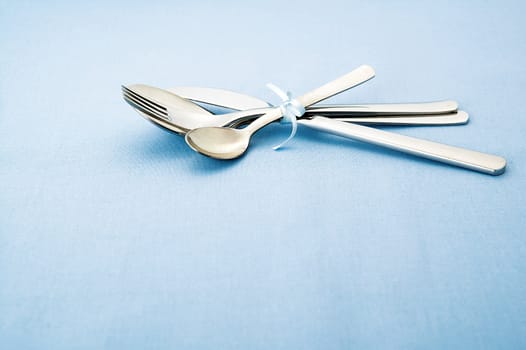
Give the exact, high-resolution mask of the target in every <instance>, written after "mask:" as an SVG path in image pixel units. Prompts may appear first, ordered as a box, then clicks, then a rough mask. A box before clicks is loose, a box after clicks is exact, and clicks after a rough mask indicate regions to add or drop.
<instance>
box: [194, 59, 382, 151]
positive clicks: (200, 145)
mask: <svg viewBox="0 0 526 350" xmlns="http://www.w3.org/2000/svg"><path fill="white" fill-rule="evenodd" d="M373 77H374V70H373V68H372V67H370V66H367V65H363V66H360V67H358V68H356V69H355V70H353V71H352V72H350V73H347V74H346V75H344V76H342V77H340V78H338V79H336V80H333V81H332V82H329V83H327V84H325V85H323V86H321V87H319V88H317V89H314V90H312V91H310V92H308V93H306V94H305V95H303V96H300V97H298V98H296V101H297V102H298V103H299V104H301V105H302V106H304V107H307V106H310V105H313V104H315V103H318V102H320V101H323V100H325V99H326V98H329V97H331V96H333V95H336V94H339V93H340V92H342V91H345V90H348V89H350V88H352V87H354V86H357V85H360V84H362V83H363V82H365V81H367V80H369V79H371V78H373ZM281 117H282V110H281V108H280V107H275V108H273V109H271V110H270V111H269V112H267V113H265V114H264V115H262V116H261V117H259V118H258V119H256V120H255V121H253V122H252V123H251V124H249V125H248V126H247V127H246V128H244V129H231V128H227V127H203V128H197V129H194V130H191V131H190V132H188V133H187V134H186V136H185V140H186V143H187V144H188V145H189V146H190V147H191V148H192V149H193V150H195V151H197V152H199V153H201V154H204V155H206V156H209V157H213V158H217V159H234V158H237V157H240V156H241V155H243V154H244V153H245V152H246V150H247V148H248V145H249V143H250V139H251V137H252V135H254V133H255V132H256V131H258V130H259V129H261V128H263V127H264V126H266V125H268V124H270V123H272V122H273V121H275V120H278V119H280V118H281Z"/></svg>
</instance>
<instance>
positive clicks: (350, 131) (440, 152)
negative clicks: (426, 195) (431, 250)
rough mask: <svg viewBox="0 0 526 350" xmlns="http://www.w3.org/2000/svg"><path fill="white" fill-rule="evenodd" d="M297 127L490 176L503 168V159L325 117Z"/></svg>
mask: <svg viewBox="0 0 526 350" xmlns="http://www.w3.org/2000/svg"><path fill="white" fill-rule="evenodd" d="M298 123H299V124H302V125H305V126H308V127H309V128H313V129H317V130H321V131H325V132H328V133H331V134H335V135H339V136H343V137H347V138H350V139H354V140H358V141H362V142H367V143H371V144H374V145H378V146H382V147H386V148H390V149H393V150H396V151H400V152H404V153H409V154H412V155H415V156H417V157H422V158H427V159H431V160H435V161H438V162H442V163H447V164H450V165H455V166H458V167H462V168H466V169H471V170H474V171H478V172H481V173H485V174H489V175H500V174H502V173H504V170H505V168H506V160H505V159H504V158H502V157H499V156H496V155H492V154H487V153H481V152H477V151H472V150H468V149H465V148H460V147H455V146H449V145H445V144H441V143H437V142H432V141H427V140H422V139H417V138H414V137H409V136H405V135H400V134H395V133H392V132H387V131H383V130H378V129H374V128H369V127H366V126H362V125H356V124H352V123H345V122H340V121H337V120H332V119H329V118H325V117H318V116H315V117H313V118H312V119H300V120H298Z"/></svg>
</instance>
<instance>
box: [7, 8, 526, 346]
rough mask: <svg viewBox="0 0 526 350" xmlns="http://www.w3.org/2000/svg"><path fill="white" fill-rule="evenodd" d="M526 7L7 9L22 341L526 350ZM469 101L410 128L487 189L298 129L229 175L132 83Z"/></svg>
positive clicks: (12, 305)
mask: <svg viewBox="0 0 526 350" xmlns="http://www.w3.org/2000/svg"><path fill="white" fill-rule="evenodd" d="M525 12H526V5H524V2H521V1H460V2H449V1H397V2H388V1H385V2H383V1H367V2H365V1H364V2H358V1H340V2H337V1H324V2H314V1H303V2H285V1H266V2H265V3H259V4H258V3H249V2H244V1H224V2H222V3H219V2H214V1H202V2H179V1H155V2H145V1H131V0H130V1H115V2H107V1H90V2H86V3H80V2H71V1H38V2H37V1H5V0H4V1H1V0H0V186H1V190H0V347H1V348H2V349H168V348H171V349H349V348H356V349H368V348H375V349H381V348H390V349H396V348H399V349H411V348H415V349H444V348H465V349H469V348H473V349H519V348H526V266H525V256H526V238H525V231H526V230H525V226H526V218H525V214H526V209H525V200H524V190H525V186H526V176H525V175H526V174H525V169H526V167H525V164H526V152H525V151H526V147H525V136H526V131H525V130H526V117H525V115H524V113H525V112H524V101H525V97H526V96H525V93H524V89H525V86H526V74H525V73H526V64H525V62H526V60H525V53H526V40H525V38H526V26H525V25H524V13H525ZM362 63H368V64H370V65H372V66H373V67H375V69H376V71H377V77H376V78H375V79H374V80H373V81H371V82H369V83H367V84H365V85H362V86H360V87H358V88H356V89H353V90H351V91H348V92H346V93H344V94H342V95H341V96H338V97H336V98H334V99H332V100H331V102H335V103H353V102H354V103H357V102H358V103H359V102H362V103H365V102H411V101H429V100H438V99H456V100H458V101H459V102H460V104H461V107H462V109H464V110H466V111H468V112H469V113H470V116H471V122H470V123H469V124H468V125H465V126H461V127H419V128H409V127H403V128H390V130H393V131H396V132H400V133H403V134H406V135H412V136H417V137H422V138H427V139H431V140H435V141H440V142H444V143H449V144H453V145H458V146H465V147H468V148H472V149H476V150H480V151H486V152H490V153H495V154H499V155H503V156H505V157H506V158H507V159H508V169H507V172H506V173H505V174H504V175H502V176H500V177H491V176H487V175H481V174H478V173H475V172H470V171H466V170H462V169H458V168H453V167H449V166H444V165H440V164H437V163H433V162H430V161H425V160H420V159H417V158H414V157H411V156H406V155H401V154H398V153H396V152H393V151H387V150H384V149H381V148H378V147H374V146H369V145H364V144H361V143H357V142H352V141H347V140H344V139H341V138H337V137H333V136H329V135H322V134H320V133H317V132H314V131H309V130H306V129H300V130H299V133H298V136H297V137H296V138H295V139H294V140H293V141H292V142H291V143H289V144H288V147H287V148H286V149H284V150H282V151H279V152H274V151H272V149H271V146H273V145H275V144H277V143H279V142H280V141H281V140H283V139H284V138H285V137H286V136H287V135H288V132H289V129H288V128H286V127H282V126H279V125H273V126H271V127H269V128H267V129H265V130H263V131H261V132H260V133H258V134H257V135H256V137H255V138H254V139H253V144H252V147H251V149H250V151H249V153H248V154H247V155H246V156H245V157H243V158H242V159H240V160H237V161H232V162H221V161H215V160H212V159H208V158H205V157H203V156H200V155H198V154H195V153H194V152H193V151H190V150H189V149H188V148H186V146H185V144H184V141H183V139H182V138H180V137H177V136H175V135H173V134H169V133H167V132H164V131H162V130H160V129H158V128H156V127H154V126H153V125H152V124H149V123H148V122H146V121H145V120H143V119H141V118H140V117H139V116H138V115H137V114H136V113H135V112H133V111H132V110H131V109H130V107H129V106H128V105H126V104H125V103H124V102H123V100H122V98H121V96H120V84H123V83H124V84H127V83H147V84H151V85H156V86H160V87H171V86H177V85H193V86H209V87H222V88H227V89H231V90H235V91H240V92H245V93H248V94H253V95H255V96H259V97H261V98H264V99H267V100H270V101H272V102H277V98H276V97H275V96H272V94H271V93H270V92H269V91H268V90H267V89H266V88H265V83H267V82H269V81H272V82H274V83H275V84H277V85H279V86H281V87H283V88H285V89H289V90H291V91H294V92H296V93H298V94H299V93H302V92H306V91H308V90H310V89H311V88H314V87H316V86H318V85H320V84H323V83H325V82H326V81H328V80H331V79H333V78H335V77H337V76H339V75H341V74H344V73H346V72H347V71H349V70H351V69H353V68H355V67H356V66H358V65H360V64H362Z"/></svg>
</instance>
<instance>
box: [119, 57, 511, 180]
mask: <svg viewBox="0 0 526 350" xmlns="http://www.w3.org/2000/svg"><path fill="white" fill-rule="evenodd" d="M373 77H374V70H373V69H372V68H371V67H369V66H366V65H364V66H360V67H358V68H357V69H355V70H353V71H351V72H350V73H348V74H346V75H344V76H342V77H340V78H338V79H336V80H334V81H332V82H329V83H327V84H325V85H323V86H322V87H319V88H317V89H315V90H312V91H310V92H308V93H306V94H304V95H302V96H299V97H296V98H295V99H294V100H291V101H288V103H295V104H296V106H297V107H298V108H300V109H304V114H302V115H299V116H298V117H297V124H299V125H302V126H305V127H310V128H313V129H316V130H320V131H324V132H328V133H331V134H335V135H339V136H343V137H346V138H350V139H354V140H358V141H362V142H367V143H372V144H375V145H379V146H383V147H387V148H390V149H394V150H397V151H401V152H404V153H409V154H413V155H415V156H419V157H423V158H427V159H432V160H435V161H439V162H442V163H447V164H450V165H455V166H459V167H463V168H467V169H471V170H474V171H478V172H482V173H486V174H490V175H500V174H502V173H503V172H504V170H505V167H506V160H505V159H504V158H502V157H499V156H496V155H491V154H486V153H481V152H477V151H472V150H468V149H464V148H460V147H455V146H449V145H445V144H440V143H437V142H432V141H427V140H423V139H418V138H414V137H409V136H404V135H400V134H396V133H393V132H388V131H384V130H379V129H376V128H373V127H370V126H365V125H462V124H466V123H467V122H468V120H469V116H468V114H467V113H466V112H464V111H460V110H458V103H456V102H455V101H438V102H429V103H410V104H361V105H323V104H317V103H318V102H320V101H323V100H325V99H327V98H329V97H331V96H333V95H336V94H338V93H340V92H343V91H345V90H348V89H350V88H353V87H355V86H358V85H360V84H362V83H364V82H366V81H367V80H369V79H371V78H373ZM122 93H123V97H124V100H125V101H126V102H127V103H128V104H129V105H131V106H132V107H133V108H134V109H135V110H136V111H137V112H139V114H140V115H142V116H143V117H144V118H146V119H147V120H149V121H151V122H153V123H154V124H156V125H158V126H160V127H162V128H164V129H167V130H169V131H172V132H175V133H178V134H181V135H184V136H185V140H186V143H187V144H188V145H189V146H190V147H191V148H192V149H194V150H195V151H197V152H199V153H201V154H204V155H206V156H209V157H213V158H217V159H234V158H237V157H239V156H241V155H242V154H244V153H245V152H246V150H247V148H248V146H249V144H250V138H251V136H252V135H253V134H254V133H255V132H257V131H258V130H260V129H261V128H263V127H265V126H266V125H268V124H270V123H272V122H276V121H278V120H280V119H281V118H282V117H283V113H286V108H285V107H287V106H286V105H285V104H283V105H280V106H272V105H270V104H269V103H267V102H265V101H262V100H260V99H258V98H255V97H252V96H247V95H244V94H240V93H236V92H232V91H227V90H221V89H211V88H201V87H176V88H172V89H169V90H163V89H159V88H156V87H152V86H147V85H142V84H135V85H129V86H122ZM210 106H212V107H214V106H215V107H221V108H226V109H229V110H231V111H232V112H230V113H222V114H213V113H212V112H211V111H210V110H213V108H211V107H210ZM302 112H303V111H302Z"/></svg>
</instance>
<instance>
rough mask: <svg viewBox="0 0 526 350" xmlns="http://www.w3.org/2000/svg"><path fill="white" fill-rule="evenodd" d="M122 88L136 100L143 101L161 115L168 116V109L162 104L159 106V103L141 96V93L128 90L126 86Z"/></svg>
mask: <svg viewBox="0 0 526 350" xmlns="http://www.w3.org/2000/svg"><path fill="white" fill-rule="evenodd" d="M121 88H122V92H123V93H125V92H126V93H127V94H128V95H131V96H134V97H135V98H136V99H138V100H140V101H142V102H143V104H146V105H148V106H150V107H151V108H153V109H155V110H157V111H159V112H160V113H162V114H165V115H167V109H166V107H164V106H161V105H160V104H158V103H156V102H154V101H152V100H150V99H148V98H146V97H144V96H142V95H141V94H139V93H137V92H135V91H133V90H131V89H129V88H127V87H126V86H124V85H121Z"/></svg>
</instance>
